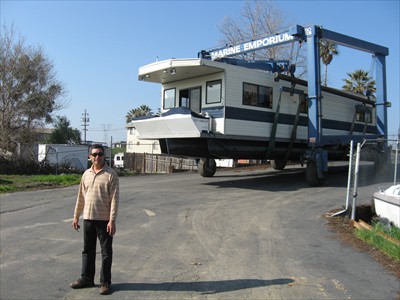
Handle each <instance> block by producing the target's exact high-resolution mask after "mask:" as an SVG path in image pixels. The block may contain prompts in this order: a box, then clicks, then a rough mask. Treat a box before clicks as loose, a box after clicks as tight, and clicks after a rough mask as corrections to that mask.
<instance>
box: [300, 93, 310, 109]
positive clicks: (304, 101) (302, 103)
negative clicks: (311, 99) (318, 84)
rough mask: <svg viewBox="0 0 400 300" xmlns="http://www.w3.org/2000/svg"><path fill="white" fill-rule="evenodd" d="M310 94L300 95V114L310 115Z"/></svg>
mask: <svg viewBox="0 0 400 300" xmlns="http://www.w3.org/2000/svg"><path fill="white" fill-rule="evenodd" d="M307 98H308V94H300V95H299V99H300V113H301V114H307V113H308V103H307Z"/></svg>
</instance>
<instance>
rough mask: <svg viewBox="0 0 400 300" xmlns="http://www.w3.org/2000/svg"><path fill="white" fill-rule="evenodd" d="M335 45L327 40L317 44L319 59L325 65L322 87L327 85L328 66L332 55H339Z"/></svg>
mask: <svg viewBox="0 0 400 300" xmlns="http://www.w3.org/2000/svg"><path fill="white" fill-rule="evenodd" d="M337 47H338V46H337V45H336V44H335V43H332V42H330V41H327V40H321V42H320V44H319V51H320V54H319V55H320V57H321V59H322V63H323V64H324V65H325V76H324V77H325V78H324V85H325V86H326V85H327V82H328V65H329V64H330V63H331V62H332V59H333V56H334V55H339V50H338V49H337Z"/></svg>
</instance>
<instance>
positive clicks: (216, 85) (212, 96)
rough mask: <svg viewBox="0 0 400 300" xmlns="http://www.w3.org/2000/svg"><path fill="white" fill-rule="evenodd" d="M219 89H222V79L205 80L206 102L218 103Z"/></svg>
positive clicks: (219, 97) (219, 100) (219, 98)
mask: <svg viewBox="0 0 400 300" xmlns="http://www.w3.org/2000/svg"><path fill="white" fill-rule="evenodd" d="M221 89H222V81H221V80H214V81H209V82H207V90H206V103H207V104H211V103H219V102H221Z"/></svg>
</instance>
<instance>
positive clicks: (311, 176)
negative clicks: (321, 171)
mask: <svg viewBox="0 0 400 300" xmlns="http://www.w3.org/2000/svg"><path fill="white" fill-rule="evenodd" d="M306 179H307V183H308V184H309V185H310V186H321V185H323V184H324V182H325V177H324V178H318V173H317V165H316V163H315V161H309V162H308V163H307V167H306Z"/></svg>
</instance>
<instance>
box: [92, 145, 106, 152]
mask: <svg viewBox="0 0 400 300" xmlns="http://www.w3.org/2000/svg"><path fill="white" fill-rule="evenodd" d="M93 149H101V151H103V153H104V147H103V145H102V144H94V145H92V146H90V148H89V152H90V153H92V150H93Z"/></svg>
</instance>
